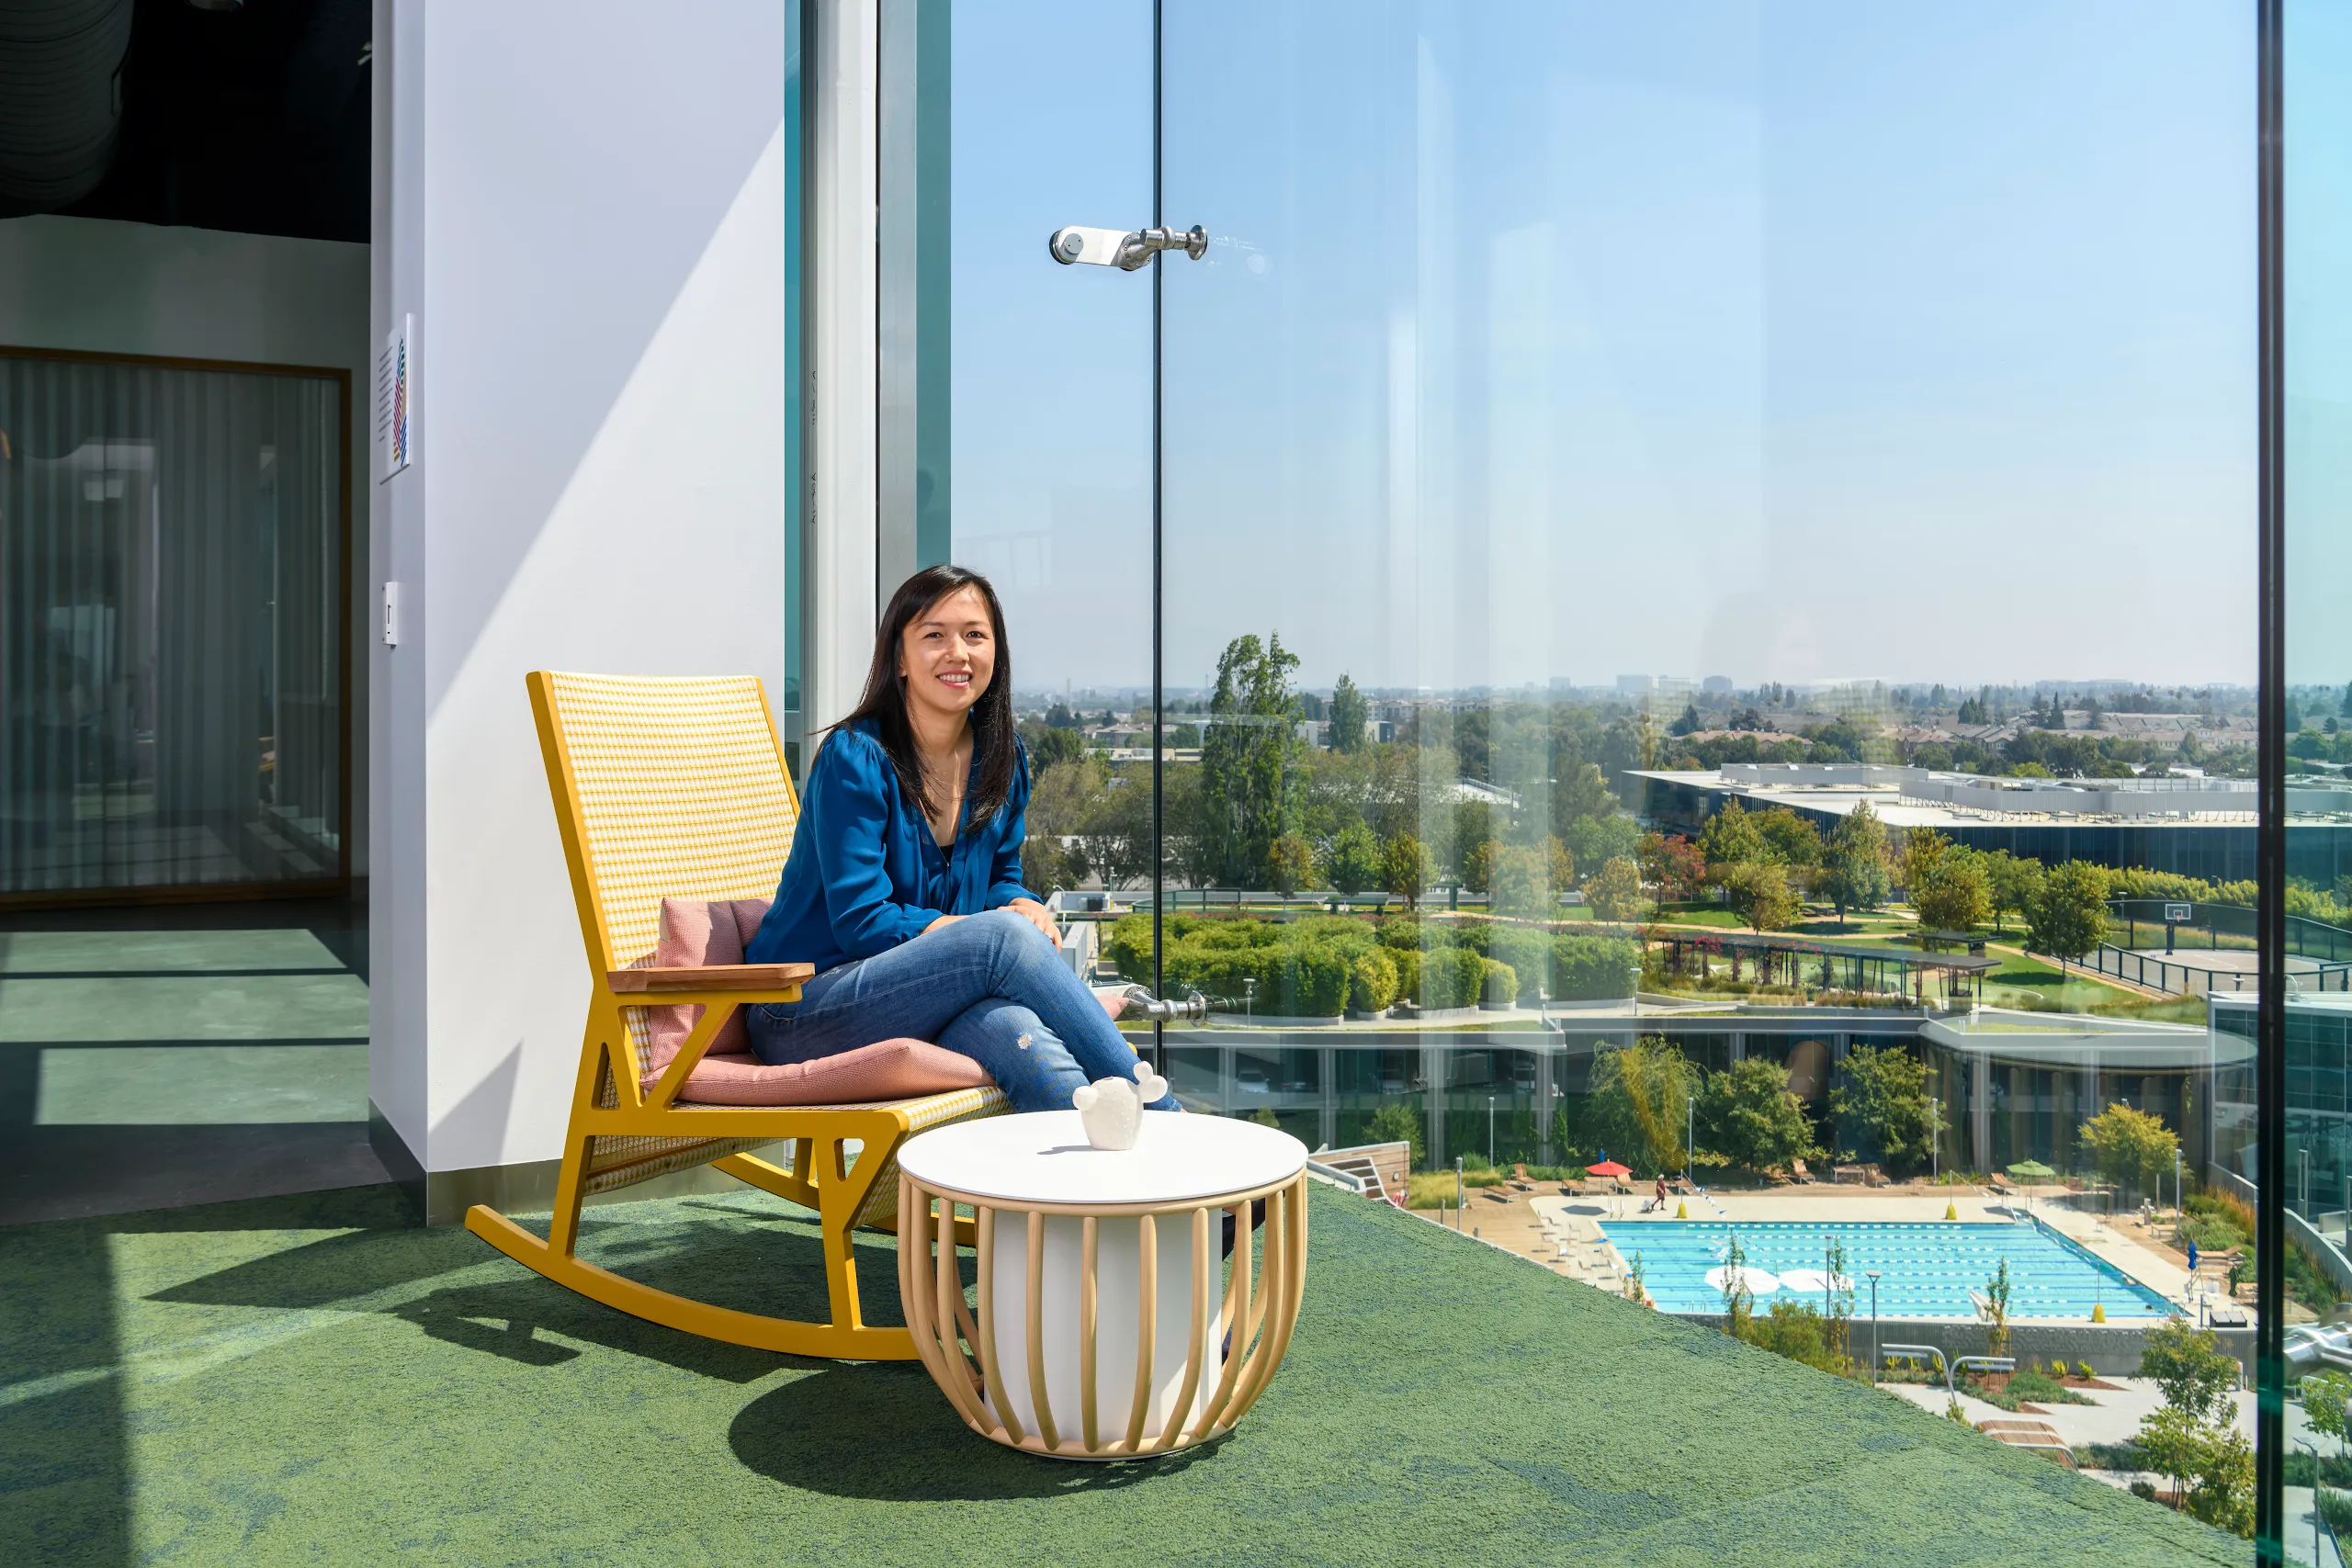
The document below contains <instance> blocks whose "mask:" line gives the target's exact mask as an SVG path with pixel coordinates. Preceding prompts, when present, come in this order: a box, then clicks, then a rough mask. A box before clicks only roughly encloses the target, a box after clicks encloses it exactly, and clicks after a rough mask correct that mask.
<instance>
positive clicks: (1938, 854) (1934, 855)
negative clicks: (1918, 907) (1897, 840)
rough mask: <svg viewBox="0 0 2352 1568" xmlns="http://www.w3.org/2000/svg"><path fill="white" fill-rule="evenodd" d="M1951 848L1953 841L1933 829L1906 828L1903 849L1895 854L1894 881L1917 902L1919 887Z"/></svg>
mask: <svg viewBox="0 0 2352 1568" xmlns="http://www.w3.org/2000/svg"><path fill="white" fill-rule="evenodd" d="M1949 849H1951V840H1950V839H1947V838H1945V837H1944V836H1943V835H1942V834H1941V833H1939V832H1937V831H1936V830H1935V829H1933V828H1906V829H1904V832H1903V847H1902V848H1901V849H1900V850H1898V851H1896V852H1895V857H1894V858H1895V868H1894V879H1895V881H1897V882H1898V883H1900V884H1902V886H1903V890H1904V891H1905V893H1907V894H1910V895H1913V899H1914V902H1917V893H1918V889H1919V886H1920V884H1922V883H1923V882H1925V881H1926V880H1927V878H1928V873H1929V872H1930V871H1932V870H1933V869H1934V868H1935V865H1936V863H1937V862H1938V861H1940V860H1941V859H1943V857H1944V852H1945V851H1947V850H1949Z"/></svg>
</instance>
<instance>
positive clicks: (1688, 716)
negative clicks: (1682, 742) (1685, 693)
mask: <svg viewBox="0 0 2352 1568" xmlns="http://www.w3.org/2000/svg"><path fill="white" fill-rule="evenodd" d="M1666 732H1667V733H1668V735H1696V734H1697V733H1698V732H1699V705H1698V704H1696V703H1693V702H1691V701H1689V700H1688V699H1685V700H1684V702H1683V704H1682V716H1681V717H1679V718H1678V719H1676V720H1675V721H1674V722H1673V723H1672V724H1669V725H1668V726H1667V727H1666Z"/></svg>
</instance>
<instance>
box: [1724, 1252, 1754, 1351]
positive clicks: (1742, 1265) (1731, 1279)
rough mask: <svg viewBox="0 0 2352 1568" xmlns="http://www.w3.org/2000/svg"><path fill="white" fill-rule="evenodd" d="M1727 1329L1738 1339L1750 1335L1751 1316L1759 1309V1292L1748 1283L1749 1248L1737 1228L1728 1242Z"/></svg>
mask: <svg viewBox="0 0 2352 1568" xmlns="http://www.w3.org/2000/svg"><path fill="white" fill-rule="evenodd" d="M1723 1281H1724V1282H1723V1284H1722V1286H1721V1287H1720V1289H1721V1290H1722V1291H1723V1293H1724V1333H1725V1334H1728V1335H1730V1336H1731V1337H1733V1338H1735V1339H1745V1338H1747V1324H1748V1319H1749V1318H1750V1317H1751V1316H1752V1315H1754V1314H1755V1311H1756V1296H1755V1292H1752V1291H1750V1290H1749V1289H1748V1285H1747V1248H1746V1247H1742V1246H1740V1245H1739V1233H1738V1232H1737V1231H1733V1232H1732V1233H1731V1235H1730V1237H1729V1239H1728V1240H1727V1241H1725V1243H1724V1272H1723Z"/></svg>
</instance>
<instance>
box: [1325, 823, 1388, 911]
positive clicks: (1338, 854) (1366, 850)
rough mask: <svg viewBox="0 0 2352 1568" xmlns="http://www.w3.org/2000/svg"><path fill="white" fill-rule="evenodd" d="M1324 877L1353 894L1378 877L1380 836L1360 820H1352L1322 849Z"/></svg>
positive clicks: (1348, 893)
mask: <svg viewBox="0 0 2352 1568" xmlns="http://www.w3.org/2000/svg"><path fill="white" fill-rule="evenodd" d="M1323 877H1324V880H1325V881H1327V882H1329V884H1330V885H1331V886H1333V887H1335V888H1337V889H1339V891H1340V892H1341V893H1344V894H1346V895H1348V896H1349V897H1354V896H1355V895H1357V894H1359V893H1361V892H1363V890H1364V889H1365V888H1367V887H1369V886H1372V885H1373V884H1374V883H1375V882H1377V881H1379V880H1380V840H1377V839H1375V838H1374V837H1373V836H1372V829H1369V828H1367V827H1365V826H1364V825H1363V823H1361V822H1351V823H1349V824H1348V825H1347V826H1346V827H1344V828H1342V829H1340V831H1339V833H1338V834H1337V835H1336V836H1335V837H1334V838H1333V839H1332V840H1331V847H1330V848H1329V849H1328V850H1325V851H1324V852H1323Z"/></svg>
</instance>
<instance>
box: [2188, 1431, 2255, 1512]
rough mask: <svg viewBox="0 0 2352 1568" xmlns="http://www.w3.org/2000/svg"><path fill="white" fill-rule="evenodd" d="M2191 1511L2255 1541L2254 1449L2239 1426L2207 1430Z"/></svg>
mask: <svg viewBox="0 0 2352 1568" xmlns="http://www.w3.org/2000/svg"><path fill="white" fill-rule="evenodd" d="M2188 1512H2189V1517H2192V1518H2196V1519H2199V1520H2202V1521H2203V1522H2204V1523H2206V1524H2209V1525H2211V1526H2212V1527H2213V1528H2214V1529H2218V1530H2228V1531H2229V1532H2230V1533H2231V1534H2233V1535H2235V1536H2239V1537H2241V1538H2243V1539H2245V1540H2252V1539H2254V1446H2253V1445H2252V1444H2251V1443H2249V1442H2247V1441H2246V1436H2245V1433H2244V1432H2241V1431H2239V1430H2238V1429H2237V1427H2234V1426H2229V1425H2219V1424H2217V1425H2214V1426H2210V1427H2206V1428H2205V1441H2204V1443H2203V1444H2202V1445H2201V1446H2200V1447H2199V1449H2198V1450H2197V1462H2196V1467H2195V1468H2194V1469H2193V1470H2191V1471H2190V1472H2189V1476H2188Z"/></svg>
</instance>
